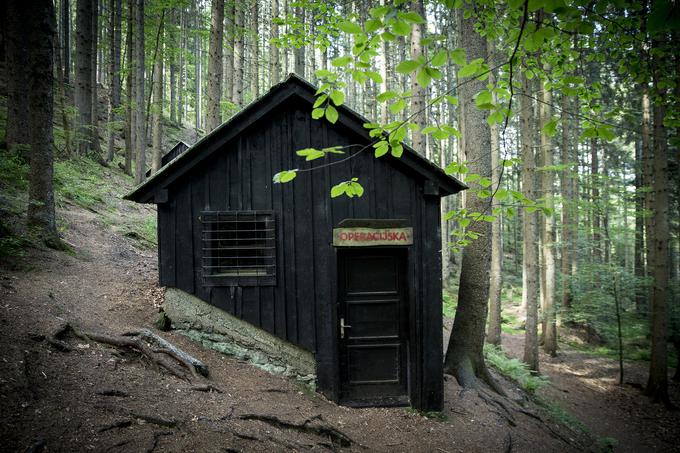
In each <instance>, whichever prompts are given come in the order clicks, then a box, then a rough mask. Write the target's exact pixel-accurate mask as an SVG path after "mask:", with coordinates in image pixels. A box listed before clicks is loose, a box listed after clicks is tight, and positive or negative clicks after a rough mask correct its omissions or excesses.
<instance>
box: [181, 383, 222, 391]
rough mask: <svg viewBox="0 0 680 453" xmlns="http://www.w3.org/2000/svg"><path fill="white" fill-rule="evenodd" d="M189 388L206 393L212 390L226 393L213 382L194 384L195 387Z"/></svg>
mask: <svg viewBox="0 0 680 453" xmlns="http://www.w3.org/2000/svg"><path fill="white" fill-rule="evenodd" d="M189 390H193V391H196V392H206V393H210V392H216V393H224V392H223V391H222V390H220V389H219V388H217V387H215V386H214V385H212V384H203V385H194V386H193V387H189Z"/></svg>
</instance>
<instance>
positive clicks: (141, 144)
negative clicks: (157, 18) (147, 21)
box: [135, 0, 146, 184]
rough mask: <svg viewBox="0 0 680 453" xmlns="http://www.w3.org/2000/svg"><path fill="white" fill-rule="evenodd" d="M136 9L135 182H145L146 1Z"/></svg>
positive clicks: (139, 1) (138, 4)
mask: <svg viewBox="0 0 680 453" xmlns="http://www.w3.org/2000/svg"><path fill="white" fill-rule="evenodd" d="M136 2H137V7H136V8H135V151H136V154H137V159H136V161H135V163H136V172H135V182H136V183H137V184H140V183H141V182H142V181H144V175H145V173H146V131H145V127H144V120H145V116H144V0H136Z"/></svg>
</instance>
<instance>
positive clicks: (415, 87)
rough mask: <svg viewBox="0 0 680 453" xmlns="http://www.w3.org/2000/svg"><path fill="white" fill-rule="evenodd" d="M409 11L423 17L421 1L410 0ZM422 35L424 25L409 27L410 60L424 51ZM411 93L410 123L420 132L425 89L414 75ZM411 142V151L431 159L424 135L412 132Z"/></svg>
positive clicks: (424, 123) (425, 113) (424, 111)
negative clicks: (413, 150)
mask: <svg viewBox="0 0 680 453" xmlns="http://www.w3.org/2000/svg"><path fill="white" fill-rule="evenodd" d="M411 11H413V12H415V13H417V14H419V15H420V17H425V5H424V3H423V0H411ZM424 35H425V25H424V24H413V25H412V26H411V60H418V59H419V58H420V57H422V56H423V55H424V49H423V46H422V44H421V42H420V41H421V40H422V39H423V38H424ZM411 93H412V95H411V112H410V114H411V115H412V116H413V119H412V121H413V122H414V123H416V124H417V125H418V127H419V128H420V129H421V130H422V129H423V128H424V127H425V126H426V124H427V111H426V109H425V97H426V95H427V94H426V93H427V89H426V88H423V87H422V86H420V84H419V83H418V82H417V81H416V73H413V74H412V77H411ZM411 141H412V146H413V149H415V150H416V152H418V153H420V154H422V155H423V156H426V157H427V158H428V159H431V158H432V156H431V155H430V152H429V150H428V148H427V139H426V137H425V135H423V134H421V133H420V132H419V131H414V132H413V137H412V140H411Z"/></svg>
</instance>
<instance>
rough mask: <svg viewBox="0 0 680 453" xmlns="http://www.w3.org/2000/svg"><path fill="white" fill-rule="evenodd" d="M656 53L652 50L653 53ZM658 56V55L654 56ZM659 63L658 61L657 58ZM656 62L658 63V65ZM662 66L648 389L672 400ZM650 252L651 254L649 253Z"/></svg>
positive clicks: (656, 118)
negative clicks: (669, 393) (669, 380)
mask: <svg viewBox="0 0 680 453" xmlns="http://www.w3.org/2000/svg"><path fill="white" fill-rule="evenodd" d="M663 44H664V43H663V41H661V39H655V40H654V42H653V44H652V47H653V48H654V47H663ZM652 55H653V53H652ZM653 58H655V59H656V58H659V57H653ZM656 63H657V64H658V61H657V62H656ZM655 66H656V65H655ZM659 71H661V69H660V68H658V67H654V70H653V71H652V74H653V84H654V91H655V93H656V94H657V95H658V96H659V99H660V102H655V103H654V105H653V107H652V109H653V115H654V157H653V175H652V176H653V178H652V181H653V183H652V190H653V192H654V194H653V197H654V204H653V205H652V206H653V208H654V214H653V217H652V236H651V240H650V243H651V246H652V247H650V250H648V252H647V253H648V255H647V256H648V261H647V262H648V263H649V264H650V265H651V266H652V269H651V275H652V277H653V281H654V286H653V289H652V299H651V307H650V308H651V315H652V319H651V332H652V351H651V352H652V357H651V361H650V364H649V380H648V381H647V388H646V389H645V392H646V393H647V395H649V396H650V397H652V398H653V399H654V400H656V401H662V402H664V403H666V404H669V399H668V343H667V341H668V338H667V334H668V279H669V262H668V252H669V248H668V242H669V226H668V206H669V201H670V199H669V194H668V192H669V178H668V142H667V138H666V127H665V126H664V123H663V121H664V117H665V116H666V107H665V105H664V104H663V102H667V100H666V99H665V96H666V93H665V91H666V90H665V89H664V88H661V86H659V78H660V75H659ZM650 254H651V256H650Z"/></svg>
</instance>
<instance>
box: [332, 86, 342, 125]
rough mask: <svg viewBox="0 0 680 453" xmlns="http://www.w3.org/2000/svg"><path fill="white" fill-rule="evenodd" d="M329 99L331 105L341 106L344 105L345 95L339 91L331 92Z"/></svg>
mask: <svg viewBox="0 0 680 453" xmlns="http://www.w3.org/2000/svg"><path fill="white" fill-rule="evenodd" d="M330 98H331V101H333V104H335V105H342V104H344V103H345V93H343V92H342V91H339V90H333V91H331V94H330ZM333 122H335V121H333Z"/></svg>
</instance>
